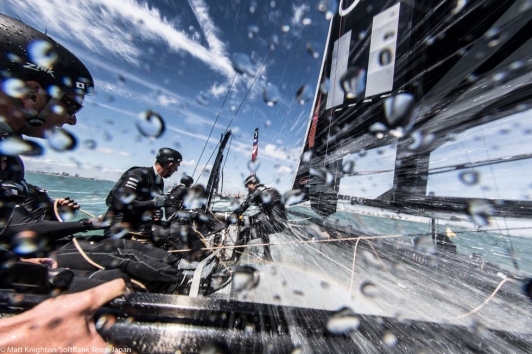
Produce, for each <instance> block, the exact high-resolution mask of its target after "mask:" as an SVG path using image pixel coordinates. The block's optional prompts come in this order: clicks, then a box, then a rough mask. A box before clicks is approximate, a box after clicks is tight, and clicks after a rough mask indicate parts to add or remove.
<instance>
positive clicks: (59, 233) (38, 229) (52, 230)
mask: <svg viewBox="0 0 532 354" xmlns="http://www.w3.org/2000/svg"><path fill="white" fill-rule="evenodd" d="M101 226H102V225H99V223H98V222H97V221H96V220H88V219H83V220H81V221H71V222H58V221H49V220H43V221H36V220H35V219H34V218H33V217H32V215H31V214H30V213H29V212H28V211H27V210H26V209H24V208H22V207H17V208H15V210H14V211H13V216H12V217H11V222H10V223H9V225H8V226H7V227H6V228H5V231H4V233H3V234H2V238H9V237H12V236H14V235H16V234H18V233H20V232H22V231H33V232H35V234H37V235H39V236H45V237H48V238H50V239H54V240H57V239H60V238H63V237H66V236H68V235H72V234H75V233H77V232H85V231H89V230H95V229H98V228H101Z"/></svg>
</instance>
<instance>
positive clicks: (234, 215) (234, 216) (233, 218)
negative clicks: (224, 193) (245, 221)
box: [225, 208, 243, 224]
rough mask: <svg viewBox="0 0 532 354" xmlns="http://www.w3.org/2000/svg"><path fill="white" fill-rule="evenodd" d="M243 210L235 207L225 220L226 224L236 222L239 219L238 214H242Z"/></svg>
mask: <svg viewBox="0 0 532 354" xmlns="http://www.w3.org/2000/svg"><path fill="white" fill-rule="evenodd" d="M242 213H243V211H242V209H241V208H236V209H235V210H234V211H233V212H232V213H231V216H229V218H228V219H227V220H226V222H225V223H226V224H236V223H238V221H239V220H240V215H242Z"/></svg>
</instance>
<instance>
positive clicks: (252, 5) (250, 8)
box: [249, 1, 258, 14]
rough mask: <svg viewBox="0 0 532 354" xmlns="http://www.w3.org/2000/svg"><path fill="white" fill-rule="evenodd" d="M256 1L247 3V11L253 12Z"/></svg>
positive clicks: (255, 7)
mask: <svg viewBox="0 0 532 354" xmlns="http://www.w3.org/2000/svg"><path fill="white" fill-rule="evenodd" d="M257 6H258V5H257V2H256V1H251V2H250V3H249V12H251V13H252V14H253V13H255V11H256V10H257Z"/></svg>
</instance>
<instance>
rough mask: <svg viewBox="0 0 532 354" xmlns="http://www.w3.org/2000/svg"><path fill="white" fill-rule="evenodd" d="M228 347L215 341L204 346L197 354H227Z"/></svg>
mask: <svg viewBox="0 0 532 354" xmlns="http://www.w3.org/2000/svg"><path fill="white" fill-rule="evenodd" d="M229 353H230V351H229V347H228V346H227V344H226V343H224V342H221V341H216V342H214V343H209V344H206V345H205V346H203V347H202V348H201V350H200V351H199V354H229Z"/></svg>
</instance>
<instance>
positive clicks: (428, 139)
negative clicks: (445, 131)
mask: <svg viewBox="0 0 532 354" xmlns="http://www.w3.org/2000/svg"><path fill="white" fill-rule="evenodd" d="M410 137H411V138H412V141H411V144H410V145H408V149H409V150H414V151H422V150H424V149H426V148H428V147H430V145H431V144H432V142H433V141H434V138H435V136H434V134H432V133H428V134H427V133H425V132H423V131H421V130H417V131H415V132H413V133H412V134H410Z"/></svg>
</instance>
